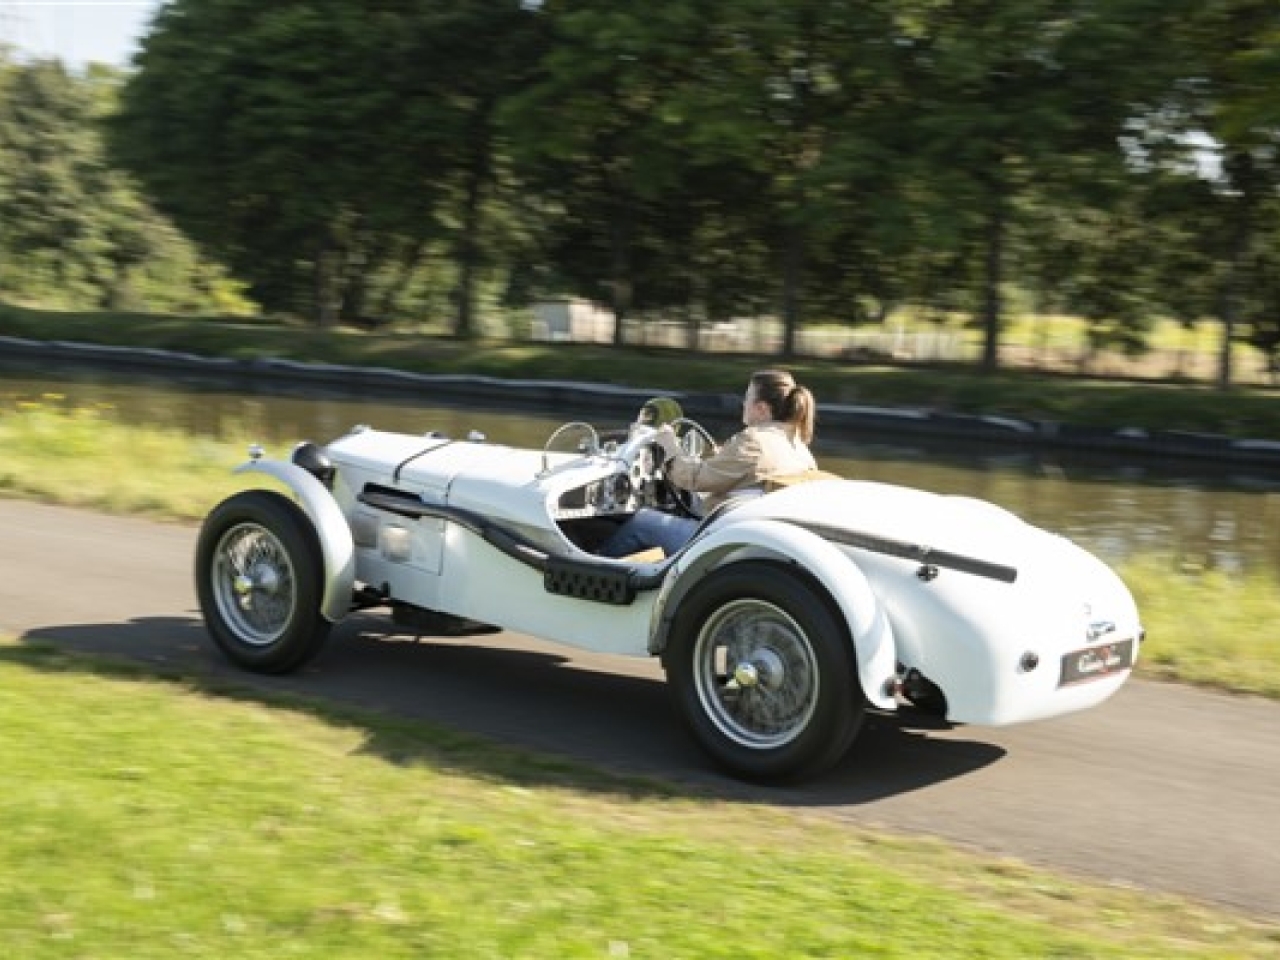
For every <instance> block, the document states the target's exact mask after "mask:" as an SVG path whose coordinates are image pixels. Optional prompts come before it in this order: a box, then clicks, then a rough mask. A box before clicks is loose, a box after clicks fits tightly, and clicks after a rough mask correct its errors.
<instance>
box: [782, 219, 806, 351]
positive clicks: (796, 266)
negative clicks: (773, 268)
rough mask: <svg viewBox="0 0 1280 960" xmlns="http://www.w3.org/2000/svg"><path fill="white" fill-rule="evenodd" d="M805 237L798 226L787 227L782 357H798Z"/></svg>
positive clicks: (783, 254) (784, 261)
mask: <svg viewBox="0 0 1280 960" xmlns="http://www.w3.org/2000/svg"><path fill="white" fill-rule="evenodd" d="M803 241H804V236H803V231H802V230H801V229H800V228H799V227H797V226H788V227H787V237H786V247H785V248H784V249H783V251H782V356H783V357H786V358H787V359H790V358H792V357H794V356H795V355H796V334H797V333H798V332H799V329H800V281H801V277H802V276H803V274H804V242H803Z"/></svg>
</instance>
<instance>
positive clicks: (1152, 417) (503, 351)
mask: <svg viewBox="0 0 1280 960" xmlns="http://www.w3.org/2000/svg"><path fill="white" fill-rule="evenodd" d="M0 335H8V336H19V337H27V338H33V339H44V340H75V341H83V342H89V343H102V344H115V345H127V346H134V347H155V348H163V349H172V350H181V351H186V352H191V353H197V354H204V355H210V356H228V357H236V358H239V359H255V358H262V357H283V358H290V359H295V360H305V361H318V362H325V363H342V364H353V365H359V366H381V367H392V368H399V369H405V370H414V371H420V372H429V373H474V374H485V375H489V376H495V377H505V378H528V379H573V380H585V381H600V380H606V381H609V382H612V383H618V384H626V385H631V386H637V387H643V388H652V389H654V390H673V391H694V392H711V393H733V394H736V393H738V392H739V391H740V390H741V387H742V384H743V382H744V381H745V380H746V377H747V375H748V374H749V373H750V371H752V370H754V369H757V368H758V367H760V366H762V365H767V364H774V363H776V362H777V360H776V358H773V357H764V356H758V355H746V354H727V353H717V354H707V353H697V352H693V351H685V350H671V349H657V348H652V349H642V348H628V349H625V350H621V351H618V350H614V349H612V348H609V347H601V346H592V345H587V344H550V343H518V342H511V341H482V342H478V343H464V342H460V341H457V340H452V339H449V338H445V337H438V336H428V335H423V334H404V333H369V332H362V331H354V330H332V331H320V330H316V329H314V328H311V327H304V326H286V325H282V324H276V323H269V322H265V321H252V322H246V321H243V320H239V321H223V320H218V319H215V318H195V319H193V318H183V317H165V316H154V315H141V314H104V313H55V312H48V311H33V310H23V309H19V308H15V307H9V306H4V305H0ZM787 365H788V366H789V367H791V368H792V369H794V370H795V371H796V373H797V374H798V375H799V376H800V378H801V380H803V381H804V382H805V383H807V384H808V385H809V386H810V387H811V388H812V389H813V390H814V392H815V393H816V395H817V396H818V398H819V401H820V402H828V403H836V402H840V403H866V404H887V405H903V406H915V407H928V408H931V409H936V410H945V411H952V412H960V413H990V414H1004V415H1010V416H1019V417H1030V418H1034V419H1043V420H1054V421H1061V422H1069V423H1078V424H1083V425H1091V426H1101V427H1117V426H1133V427H1145V428H1147V429H1172V430H1191V431H1205V432H1212V433H1222V434H1227V435H1231V436H1238V437H1254V438H1271V439H1280V403H1278V402H1277V400H1278V399H1280V391H1276V390H1267V389H1261V388H1236V389H1233V390H1230V391H1225V392H1224V391H1218V390H1215V389H1213V388H1211V387H1207V386H1204V385H1192V384H1186V383H1152V382H1135V381H1122V380H1102V379H1087V378H1079V377H1066V376H1050V375H1046V374H1038V373H1034V372H1029V371H1005V372H1001V373H996V374H989V375H984V374H981V373H979V372H977V371H975V370H973V369H972V368H967V367H955V366H942V365H939V366H929V367H909V366H887V365H881V366H877V365H868V364H852V363H842V362H837V361H830V360H817V359H801V360H795V361H791V362H789V363H788V364H787Z"/></svg>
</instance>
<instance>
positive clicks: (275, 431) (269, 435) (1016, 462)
mask: <svg viewBox="0 0 1280 960" xmlns="http://www.w3.org/2000/svg"><path fill="white" fill-rule="evenodd" d="M24 399H25V400H36V401H42V402H48V403H59V404H65V405H76V406H78V405H96V406H99V407H101V408H102V409H103V410H104V411H105V412H106V415H107V416H110V417H113V418H115V419H118V420H120V421H122V422H126V423H151V424H161V425H165V426H169V427H177V428H181V429H183V430H185V431H188V432H191V433H194V434H202V435H215V436H218V437H222V438H227V439H238V440H243V441H244V443H245V445H246V447H247V446H248V444H250V443H254V442H260V443H264V444H273V445H274V444H280V443H290V442H292V441H295V440H300V439H311V440H317V441H321V442H323V441H325V440H329V439H332V438H334V437H336V436H339V435H341V434H342V433H345V432H346V431H347V430H348V429H350V428H351V427H352V426H354V425H356V424H361V423H365V424H370V425H373V426H376V427H378V428H380V429H387V430H398V431H404V432H427V431H430V430H440V431H442V432H444V433H446V434H448V435H450V436H455V437H465V436H466V435H467V434H468V433H469V432H470V431H472V430H479V431H481V432H482V433H484V434H485V435H486V436H487V437H488V439H489V441H491V442H494V443H502V444H510V445H517V446H532V447H541V446H542V444H543V442H544V441H545V440H546V439H547V437H548V436H550V434H551V432H552V431H553V430H554V429H555V427H556V426H558V425H559V424H560V423H562V422H564V421H567V420H588V421H593V422H596V423H597V425H598V426H601V427H605V428H609V427H617V426H621V425H622V423H621V422H620V418H618V417H616V416H613V417H609V418H604V419H602V418H599V417H596V416H593V411H592V410H590V409H578V410H570V409H565V410H561V411H548V410H533V411H528V410H511V409H496V408H484V407H481V406H477V405H475V404H471V405H466V406H463V405H451V404H447V403H441V402H438V401H437V402H432V398H430V397H424V398H422V399H421V400H416V399H404V398H393V399H380V398H379V399H374V398H366V399H361V398H357V397H349V396H340V395H334V394H325V395H314V394H310V395H297V394H294V395H290V394H289V393H284V392H267V391H266V390H260V391H258V392H249V391H248V390H247V389H246V388H245V387H244V386H237V387H234V388H233V387H227V386H221V387H216V386H210V385H209V384H207V383H205V384H198V383H180V382H174V381H171V380H158V379H141V378H137V377H133V378H130V379H127V380H122V379H116V378H113V377H112V376H111V375H108V374H104V373H101V372H93V373H86V372H84V371H79V372H75V373H72V372H66V373H64V372H61V371H59V372H57V373H48V374H45V375H43V376H31V375H29V374H14V373H3V372H0V404H2V405H4V406H11V405H12V404H13V403H14V402H15V401H17V400H24ZM707 426H708V427H709V428H711V429H712V431H713V433H715V434H717V435H719V436H727V435H728V434H729V433H730V432H732V430H733V428H734V424H732V423H727V422H726V423H714V424H712V423H709V424H707ZM821 427H822V425H821V406H819V418H818V433H819V436H818V440H817V442H816V443H815V445H814V451H815V454H816V455H817V457H818V460H819V463H820V465H821V466H822V467H823V468H825V469H827V470H831V471H833V472H835V473H839V474H841V475H842V476H846V477H850V478H857V479H866V480H877V481H883V482H888V483H900V484H907V485H911V486H915V487H922V488H924V489H928V490H933V491H936V492H939V493H949V494H960V495H965V496H973V497H980V498H982V499H984V500H990V501H992V502H994V503H997V504H1000V505H1001V506H1003V507H1006V508H1008V509H1009V510H1012V511H1013V512H1015V513H1017V514H1019V515H1020V516H1022V517H1024V518H1025V519H1027V520H1029V521H1031V522H1032V523H1035V524H1037V525H1038V526H1042V527H1045V528H1047V529H1050V530H1054V531H1056V532H1059V533H1062V534H1064V535H1066V536H1069V537H1071V538H1072V539H1073V540H1076V541H1078V542H1079V543H1081V544H1082V545H1084V546H1086V547H1087V548H1089V549H1091V550H1093V551H1094V552H1096V553H1098V554H1099V555H1100V556H1102V557H1103V558H1105V559H1107V560H1109V561H1112V562H1114V561H1117V560H1121V559H1124V558H1125V557H1127V556H1129V555H1131V554H1134V553H1137V552H1158V553H1161V554H1164V555H1167V556H1169V557H1170V558H1171V559H1172V560H1174V561H1176V562H1179V563H1185V564H1188V565H1191V566H1194V567H1197V568H1199V567H1215V568H1221V569H1225V570H1228V571H1232V572H1241V571H1245V570H1250V571H1253V570H1256V571H1260V572H1264V573H1265V574H1267V575H1269V576H1271V577H1272V578H1274V579H1275V580H1276V581H1277V583H1280V474H1277V473H1276V472H1275V471H1271V472H1268V471H1266V470H1265V469H1263V468H1255V469H1253V470H1252V471H1245V470H1240V471H1236V472H1232V471H1230V470H1228V469H1222V468H1218V467H1215V465H1213V464H1204V463H1159V462H1157V461H1154V460H1143V461H1142V462H1141V463H1140V464H1139V463H1137V462H1127V463H1126V462H1120V461H1116V460H1109V461H1108V460H1100V459H1096V460H1083V459H1079V458H1075V459H1066V458H1064V457H1062V456H1060V455H1055V456H1054V457H1053V458H1049V457H1047V456H1046V455H1045V454H1044V453H1042V452H1041V453H1029V452H1020V451H1017V450H1011V449H1009V448H1004V449H996V448H986V449H979V448H975V447H973V446H971V445H970V446H962V445H959V444H955V443H949V444H936V445H924V444H921V443H920V442H919V441H918V440H916V439H914V438H913V439H911V440H909V441H906V442H902V441H899V440H898V439H896V438H894V437H886V436H883V435H876V436H867V437H866V438H863V439H861V440H858V441H841V442H840V443H838V444H836V443H830V442H824V441H823V440H822V436H821Z"/></svg>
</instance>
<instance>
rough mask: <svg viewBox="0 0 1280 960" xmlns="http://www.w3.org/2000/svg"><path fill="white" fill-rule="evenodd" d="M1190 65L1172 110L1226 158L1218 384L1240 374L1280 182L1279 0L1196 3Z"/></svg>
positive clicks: (1190, 16) (1181, 29)
mask: <svg viewBox="0 0 1280 960" xmlns="http://www.w3.org/2000/svg"><path fill="white" fill-rule="evenodd" d="M1175 36H1176V38H1177V39H1178V41H1179V42H1180V45H1181V48H1180V49H1181V53H1182V57H1183V59H1182V60H1181V64H1182V65H1183V67H1184V73H1183V76H1182V83H1181V84H1180V86H1179V88H1178V91H1177V92H1178V94H1180V98H1179V99H1178V100H1175V101H1173V103H1172V104H1171V108H1170V109H1171V112H1173V113H1174V116H1175V117H1176V118H1177V120H1179V121H1181V129H1179V130H1177V132H1178V133H1179V134H1181V136H1182V139H1183V142H1184V143H1187V144H1189V149H1203V147H1200V146H1197V145H1198V144H1201V143H1202V142H1203V141H1202V138H1203V137H1204V136H1206V135H1207V136H1208V137H1209V138H1211V141H1212V142H1213V143H1214V144H1216V145H1217V147H1218V149H1219V151H1220V160H1221V171H1220V176H1221V196H1222V198H1223V206H1224V208H1225V216H1224V217H1223V220H1222V230H1223V231H1224V233H1223V247H1224V250H1225V254H1224V265H1225V270H1224V273H1223V281H1222V289H1221V298H1220V307H1219V310H1218V314H1219V317H1220V318H1221V321H1222V340H1221V347H1220V350H1219V361H1218V383H1219V386H1221V387H1223V388H1225V387H1227V386H1228V385H1229V384H1230V383H1231V379H1232V369H1231V367H1232V364H1231V354H1232V344H1233V343H1234V341H1235V340H1236V334H1237V326H1238V322H1239V320H1240V316H1239V313H1240V308H1241V303H1242V300H1243V299H1244V297H1245V296H1246V288H1247V286H1248V284H1249V282H1250V278H1249V266H1250V264H1251V263H1258V262H1261V261H1260V260H1259V259H1258V257H1257V255H1256V253H1255V248H1256V245H1257V243H1258V240H1259V229H1258V216H1259V209H1260V208H1261V206H1262V205H1263V204H1264V203H1266V202H1267V201H1268V200H1269V198H1271V197H1273V196H1274V195H1275V192H1276V190H1277V188H1280V106H1277V104H1280V6H1277V5H1276V4H1275V3H1274V0H1209V2H1204V3H1193V4H1188V8H1187V10H1186V11H1185V15H1184V16H1183V17H1182V18H1181V20H1180V22H1179V26H1178V30H1177V32H1176V34H1175Z"/></svg>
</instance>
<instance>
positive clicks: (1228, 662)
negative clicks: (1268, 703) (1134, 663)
mask: <svg viewBox="0 0 1280 960" xmlns="http://www.w3.org/2000/svg"><path fill="white" fill-rule="evenodd" d="M1121 573H1122V574H1123V576H1124V578H1125V580H1126V581H1127V582H1128V583H1129V584H1130V586H1131V588H1132V589H1133V591H1134V595H1135V597H1136V599H1137V601H1138V608H1139V609H1140V610H1141V611H1142V618H1143V623H1144V626H1145V627H1146V629H1147V635H1148V640H1147V643H1146V645H1145V646H1144V647H1143V651H1142V657H1143V667H1142V670H1143V672H1144V673H1147V674H1149V675H1152V676H1156V677H1163V678H1167V679H1173V680H1184V681H1192V682H1195V683H1204V684H1210V685H1213V686H1219V687H1223V688H1225V689H1228V690H1235V691H1239V692H1243V693H1257V694H1263V695H1265V696H1269V697H1274V698H1280V590H1277V589H1276V585H1275V582H1274V580H1273V579H1272V578H1271V577H1269V576H1266V575H1264V574H1262V573H1258V572H1253V573H1248V574H1238V573H1230V572H1227V571H1223V570H1214V569H1201V568H1194V567H1191V568H1188V567H1185V566H1182V565H1180V564H1177V563H1175V561H1174V560H1172V559H1171V558H1168V557H1161V556H1145V557H1139V558H1136V559H1134V560H1132V561H1130V562H1129V563H1127V564H1125V565H1124V566H1123V567H1122V569H1121Z"/></svg>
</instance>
